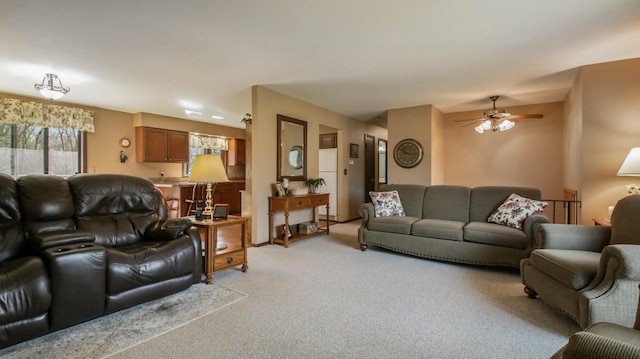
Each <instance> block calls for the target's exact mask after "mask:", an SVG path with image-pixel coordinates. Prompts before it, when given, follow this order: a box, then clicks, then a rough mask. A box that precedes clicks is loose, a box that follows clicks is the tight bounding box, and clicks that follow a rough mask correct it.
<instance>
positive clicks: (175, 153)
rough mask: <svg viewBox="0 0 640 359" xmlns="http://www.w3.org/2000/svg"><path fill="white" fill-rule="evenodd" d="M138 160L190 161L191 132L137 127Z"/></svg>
mask: <svg viewBox="0 0 640 359" xmlns="http://www.w3.org/2000/svg"><path fill="white" fill-rule="evenodd" d="M136 161H138V162H181V163H182V162H189V133H188V132H183V131H174V130H166V129H162V128H153V127H136Z"/></svg>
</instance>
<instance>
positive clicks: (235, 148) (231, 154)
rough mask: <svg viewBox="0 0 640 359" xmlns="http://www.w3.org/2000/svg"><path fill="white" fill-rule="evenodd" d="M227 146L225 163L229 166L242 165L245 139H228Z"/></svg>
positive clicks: (243, 163)
mask: <svg viewBox="0 0 640 359" xmlns="http://www.w3.org/2000/svg"><path fill="white" fill-rule="evenodd" d="M228 147H229V151H228V152H227V164H228V165H229V166H244V165H245V148H246V142H245V140H243V139H240V138H233V139H229V142H228Z"/></svg>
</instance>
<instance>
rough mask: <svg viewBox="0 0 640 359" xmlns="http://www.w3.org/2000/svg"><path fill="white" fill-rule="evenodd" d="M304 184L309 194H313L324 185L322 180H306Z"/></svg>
mask: <svg viewBox="0 0 640 359" xmlns="http://www.w3.org/2000/svg"><path fill="white" fill-rule="evenodd" d="M304 184H305V185H306V186H307V187H309V193H315V192H316V190H317V189H318V187H320V186H322V185H324V184H325V181H324V178H320V177H318V178H307V179H306V180H305V181H304Z"/></svg>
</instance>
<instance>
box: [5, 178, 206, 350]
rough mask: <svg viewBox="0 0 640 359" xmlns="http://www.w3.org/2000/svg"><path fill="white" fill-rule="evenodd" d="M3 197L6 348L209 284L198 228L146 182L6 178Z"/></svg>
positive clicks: (140, 180) (144, 180)
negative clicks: (171, 213)
mask: <svg viewBox="0 0 640 359" xmlns="http://www.w3.org/2000/svg"><path fill="white" fill-rule="evenodd" d="M0 195H1V197H0V273H5V272H7V273H8V275H4V276H2V277H0V300H2V301H5V299H7V303H11V305H12V306H13V307H9V306H8V307H9V309H10V310H7V311H6V312H7V313H3V312H2V311H1V310H0V348H1V347H7V346H10V345H13V344H15V343H18V342H20V341H24V340H27V339H30V338H33V337H36V336H39V335H42V334H45V333H47V332H50V331H54V330H58V329H61V328H65V327H68V326H71V325H74V324H77V323H80V322H83V321H87V320H90V319H93V318H95V317H98V316H101V315H105V314H108V313H112V312H115V311H118V310H121V309H125V308H128V307H131V306H134V305H137V304H140V303H143V302H146V301H150V300H153V299H156V298H160V297H163V296H166V295H169V294H173V293H176V292H179V291H182V290H184V289H187V288H188V287H189V286H191V285H192V284H193V283H198V282H200V281H201V273H202V256H201V253H202V249H201V244H200V236H199V234H198V231H197V230H195V229H192V228H191V222H190V221H189V220H187V219H167V207H166V203H165V201H164V198H163V197H162V194H161V192H160V191H159V190H158V189H157V188H156V187H155V186H154V185H153V184H152V183H151V181H149V180H147V179H145V178H140V177H134V176H127V175H116V174H96V175H93V174H91V175H87V174H80V175H75V176H72V177H70V178H68V179H66V180H65V179H64V178H62V177H57V176H51V175H28V176H23V177H20V178H18V179H17V180H14V179H13V178H11V177H8V176H4V175H3V176H2V177H0ZM12 198H13V199H12ZM24 243H26V244H27V245H24ZM28 252H31V253H33V254H36V256H32V257H26V256H25V257H23V256H24V253H28ZM43 264H44V265H43ZM20 266H28V267H26V268H27V269H26V270H23V271H17V269H15V268H18V267H20ZM12 271H15V274H14V272H12ZM7 278H9V279H12V278H13V282H11V281H8V280H7ZM31 283H35V284H31ZM20 285H23V286H25V288H22V289H21V288H20V287H19V286H20ZM29 286H31V287H35V288H31V287H29ZM36 289H37V290H36ZM12 291H13V292H12ZM14 292H15V293H14ZM28 295H29V296H28ZM34 304H35V305H34ZM14 322H16V323H17V324H16V323H14ZM26 324H30V325H29V326H27V325H26Z"/></svg>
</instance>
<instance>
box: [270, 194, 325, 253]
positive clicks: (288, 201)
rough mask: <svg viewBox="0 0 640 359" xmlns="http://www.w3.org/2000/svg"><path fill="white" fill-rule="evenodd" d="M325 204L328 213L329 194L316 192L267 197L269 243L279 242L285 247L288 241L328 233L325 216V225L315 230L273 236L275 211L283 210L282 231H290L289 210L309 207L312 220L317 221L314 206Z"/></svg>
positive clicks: (287, 245)
mask: <svg viewBox="0 0 640 359" xmlns="http://www.w3.org/2000/svg"><path fill="white" fill-rule="evenodd" d="M318 206H326V207H327V213H329V194H328V193H317V194H311V193H310V194H305V195H300V196H286V197H269V243H270V244H273V243H274V242H275V243H279V244H282V245H284V247H285V248H288V247H289V243H291V242H295V241H299V240H301V239H305V238H307V237H311V236H315V235H318V234H324V233H326V234H329V218H328V216H327V220H326V227H325V228H317V231H315V232H312V233H299V232H298V233H296V234H292V235H291V237H289V236H283V238H278V237H274V235H273V229H274V228H273V216H274V214H275V212H284V228H283V232H284V233H291V230H290V228H289V212H290V211H296V210H299V209H311V210H312V211H313V222H318V219H317V216H318V214H317V211H316V207H318Z"/></svg>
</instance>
